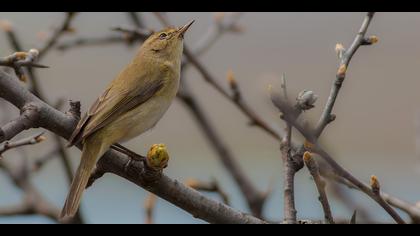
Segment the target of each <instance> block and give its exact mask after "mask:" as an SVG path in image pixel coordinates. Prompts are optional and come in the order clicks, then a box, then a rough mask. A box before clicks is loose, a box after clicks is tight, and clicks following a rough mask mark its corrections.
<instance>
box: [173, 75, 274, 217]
mask: <svg viewBox="0 0 420 236" xmlns="http://www.w3.org/2000/svg"><path fill="white" fill-rule="evenodd" d="M181 81H182V80H181ZM178 98H180V100H181V101H182V102H183V104H184V105H186V106H187V107H188V109H189V111H190V112H191V114H192V115H193V117H194V118H195V120H196V121H197V123H198V124H199V127H200V128H201V129H202V130H203V134H204V135H205V136H206V137H207V139H208V141H209V142H210V144H211V145H212V147H213V148H214V150H216V152H217V153H218V154H219V155H218V157H219V158H220V161H221V162H222V164H223V165H224V166H225V168H226V169H227V170H228V173H229V174H230V175H231V176H232V177H233V179H234V180H235V181H236V183H237V184H238V187H239V189H240V190H241V192H242V193H243V195H244V197H245V198H246V200H247V203H248V206H249V208H250V209H251V212H252V213H253V214H254V215H256V216H260V215H261V214H262V207H263V205H264V201H265V198H266V197H267V194H263V193H260V192H259V191H258V189H257V188H256V187H255V186H254V185H253V183H252V182H251V180H250V179H249V178H248V177H247V175H246V173H245V172H244V171H243V169H242V168H241V167H240V165H239V163H238V162H237V161H236V159H235V158H234V156H233V154H232V152H231V151H230V150H229V149H228V147H227V146H226V145H225V144H224V143H223V141H222V140H223V138H222V137H221V136H220V135H219V134H218V133H217V131H216V129H215V127H214V126H213V125H212V123H211V122H210V120H209V119H208V116H207V115H206V114H205V112H204V111H203V109H202V108H201V106H200V105H199V104H198V102H197V100H196V99H194V97H193V94H192V93H191V91H190V89H189V87H188V84H186V83H184V84H183V85H182V90H180V91H179V92H178Z"/></svg>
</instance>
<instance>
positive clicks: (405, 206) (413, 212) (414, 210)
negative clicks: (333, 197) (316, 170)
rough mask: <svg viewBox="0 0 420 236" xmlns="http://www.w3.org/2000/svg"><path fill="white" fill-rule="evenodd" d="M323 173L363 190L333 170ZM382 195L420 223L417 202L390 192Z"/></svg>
mask: <svg viewBox="0 0 420 236" xmlns="http://www.w3.org/2000/svg"><path fill="white" fill-rule="evenodd" d="M321 175H323V176H325V177H326V178H328V179H330V180H333V181H335V182H336V183H338V184H342V185H344V186H347V187H349V188H350V189H356V190H359V191H361V190H360V189H359V188H357V187H356V186H355V185H354V184H352V183H350V182H349V181H348V180H346V179H344V178H342V177H340V176H337V175H336V174H335V173H331V171H329V172H327V171H324V172H321ZM381 197H382V198H383V199H384V200H385V201H386V202H387V203H388V204H390V205H391V206H394V207H396V208H398V209H400V210H401V211H403V212H405V213H407V215H409V216H410V218H411V219H412V220H413V223H416V224H417V223H420V207H417V206H416V205H415V204H411V203H409V202H406V201H404V200H401V199H399V198H397V197H395V196H392V195H390V194H388V193H385V192H383V191H381Z"/></svg>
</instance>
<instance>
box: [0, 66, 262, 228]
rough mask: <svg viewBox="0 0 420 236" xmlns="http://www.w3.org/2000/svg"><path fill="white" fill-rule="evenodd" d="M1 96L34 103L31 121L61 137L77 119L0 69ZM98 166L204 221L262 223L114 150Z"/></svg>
mask: <svg viewBox="0 0 420 236" xmlns="http://www.w3.org/2000/svg"><path fill="white" fill-rule="evenodd" d="M0 96H1V97H3V98H4V99H5V100H7V101H9V102H10V103H12V104H13V105H15V106H16V107H18V108H20V109H21V108H22V107H23V106H25V104H34V105H35V106H36V107H37V111H38V116H37V117H38V119H36V120H34V123H35V125H37V126H39V127H43V128H45V129H48V130H50V131H51V132H54V133H55V134H57V135H60V136H61V137H63V138H69V137H70V135H71V133H72V131H73V130H74V128H75V126H76V123H77V120H76V119H74V118H73V117H72V116H70V115H66V114H64V113H62V112H60V111H57V110H56V109H54V108H53V107H51V106H49V105H48V104H46V103H45V102H43V101H42V100H40V99H39V98H37V97H36V96H34V95H33V94H32V93H30V92H29V91H28V90H26V89H25V88H23V87H22V86H21V85H20V84H19V83H18V82H17V81H16V79H15V78H13V77H11V76H10V75H8V74H6V73H4V72H2V71H0ZM98 168H101V169H102V170H104V172H111V173H114V174H116V175H119V176H121V177H123V178H126V179H127V180H129V181H131V182H133V183H135V184H137V185H138V186H140V187H143V188H145V189H147V190H148V191H150V192H153V193H155V194H156V195H158V196H159V197H161V198H163V199H166V200H167V201H169V202H171V203H172V204H174V205H176V206H178V207H180V208H182V209H184V210H186V211H187V212H189V213H191V214H192V215H193V216H195V217H198V218H200V219H203V220H205V221H207V222H211V223H265V222H264V221H262V220H260V219H258V218H255V217H253V216H250V215H246V214H244V213H241V212H239V211H237V210H235V209H233V208H231V207H229V206H226V205H224V204H222V203H219V202H217V201H215V200H212V199H210V198H207V197H205V196H204V195H202V194H200V193H199V192H197V191H195V190H193V189H191V188H188V187H186V186H184V185H183V184H181V183H179V182H178V181H176V180H172V179H170V178H169V177H167V176H166V175H164V174H161V173H160V174H158V176H156V175H157V174H156V173H155V172H153V171H151V170H150V168H149V169H148V168H146V167H145V165H144V162H142V161H137V160H132V159H131V158H129V157H127V156H125V155H122V154H120V153H117V152H116V151H113V150H110V151H108V152H107V153H106V154H105V155H104V156H103V157H102V158H101V160H100V161H99V162H98ZM151 179H152V180H153V181H151Z"/></svg>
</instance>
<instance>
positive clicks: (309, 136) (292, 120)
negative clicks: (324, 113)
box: [272, 95, 404, 223]
mask: <svg viewBox="0 0 420 236" xmlns="http://www.w3.org/2000/svg"><path fill="white" fill-rule="evenodd" d="M272 101H273V103H274V105H275V106H276V107H277V108H278V109H279V110H280V111H281V112H282V113H283V118H284V120H285V121H286V122H288V123H289V124H290V125H293V127H295V128H296V129H297V130H298V131H299V132H300V133H301V134H302V135H303V136H304V137H305V138H306V140H307V141H308V142H309V143H307V145H306V146H307V147H306V148H307V149H308V148H309V149H311V150H310V151H312V152H315V153H317V154H319V155H320V156H321V157H322V158H323V159H324V160H325V161H326V162H327V163H328V164H329V165H330V167H331V168H332V169H333V170H334V171H335V172H336V173H337V175H339V176H341V177H343V178H345V179H347V180H348V181H350V182H351V183H352V184H354V185H355V186H357V188H359V189H360V190H361V191H362V192H364V193H365V194H367V195H368V196H369V197H370V198H372V199H373V200H375V201H376V202H377V203H378V204H379V205H380V206H381V207H382V208H384V209H385V210H386V211H387V212H388V214H389V215H390V216H391V217H392V218H393V219H394V220H395V221H396V222H397V223H404V220H403V219H402V218H401V217H400V216H399V215H398V214H397V212H395V210H394V209H392V208H390V207H389V206H388V204H387V203H385V202H383V201H381V199H380V198H379V197H378V195H376V194H374V193H373V191H371V189H370V187H369V186H368V185H366V184H364V183H363V182H361V181H359V180H358V179H357V178H356V177H354V176H353V175H352V174H351V173H350V172H348V171H347V170H345V169H344V168H343V167H341V166H340V165H339V164H338V163H337V162H336V161H335V160H334V159H333V158H332V157H331V156H330V155H329V154H328V153H327V152H325V151H324V150H323V149H322V148H321V147H320V146H319V145H318V143H317V137H316V136H315V134H314V132H311V131H309V130H308V129H307V128H305V126H304V125H302V124H301V122H298V121H296V117H297V114H296V112H294V109H293V108H292V107H291V106H290V105H288V104H287V103H285V102H284V101H282V99H281V98H280V97H279V96H274V95H273V96H272Z"/></svg>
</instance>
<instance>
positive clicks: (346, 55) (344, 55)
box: [315, 12, 377, 137]
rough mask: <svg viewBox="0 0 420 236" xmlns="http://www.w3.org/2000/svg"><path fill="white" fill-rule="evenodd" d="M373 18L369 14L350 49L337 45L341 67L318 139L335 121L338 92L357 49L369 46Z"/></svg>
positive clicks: (324, 113)
mask: <svg viewBox="0 0 420 236" xmlns="http://www.w3.org/2000/svg"><path fill="white" fill-rule="evenodd" d="M373 16H374V13H373V12H369V13H367V15H366V17H365V19H364V21H363V23H362V26H361V28H360V30H359V32H358V33H357V35H356V37H355V39H354V41H353V43H352V44H351V46H350V47H349V49H347V50H345V49H344V47H343V46H342V45H341V44H337V46H336V51H337V54H338V56H339V59H340V65H339V68H338V71H337V75H336V79H335V82H334V84H333V86H332V88H331V91H330V95H329V97H328V100H327V103H326V104H325V108H324V110H323V112H322V115H321V117H320V119H319V121H318V124H317V127H316V129H315V136H316V137H319V136H320V135H321V133H322V131H323V130H324V129H325V127H326V126H327V125H328V124H329V123H330V122H331V121H333V120H334V119H335V115H333V114H331V112H332V110H333V107H334V104H335V101H336V99H337V96H338V92H339V91H340V88H341V86H342V84H343V82H344V79H345V78H346V72H347V69H348V67H349V64H350V61H351V59H352V58H353V55H354V54H355V53H356V51H357V49H359V47H360V46H362V45H367V44H366V38H365V35H366V32H367V29H368V27H369V24H370V22H371V20H372V18H373ZM376 41H377V40H376ZM376 41H375V42H376ZM371 42H374V40H371Z"/></svg>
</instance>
